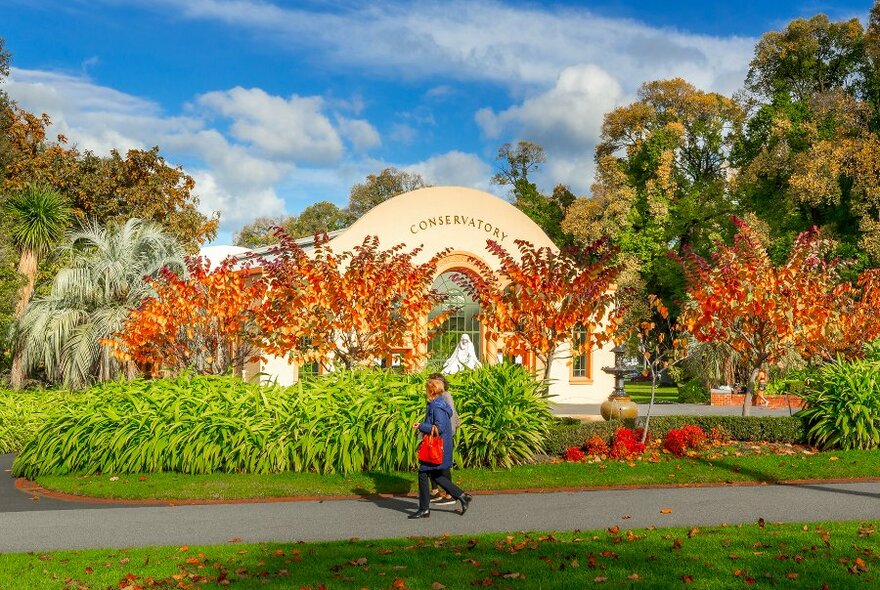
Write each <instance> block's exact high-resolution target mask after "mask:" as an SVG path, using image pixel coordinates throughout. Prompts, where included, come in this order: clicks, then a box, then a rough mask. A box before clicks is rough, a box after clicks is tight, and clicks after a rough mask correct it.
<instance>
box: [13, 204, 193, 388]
mask: <svg viewBox="0 0 880 590" xmlns="http://www.w3.org/2000/svg"><path fill="white" fill-rule="evenodd" d="M64 253H65V254H67V255H68V256H69V259H70V263H69V264H68V265H67V266H66V267H65V268H62V269H61V271H59V272H58V275H57V276H56V277H55V280H54V282H53V284H52V291H51V292H50V293H49V295H47V296H45V297H37V298H35V299H34V300H33V301H32V302H31V304H30V305H29V306H28V308H27V311H26V312H25V314H24V317H23V318H22V321H21V334H22V342H23V344H24V360H25V365H26V368H27V369H29V370H30V369H36V368H42V369H43V371H45V374H46V377H47V378H48V379H49V380H50V381H53V382H60V383H63V384H64V385H65V386H66V387H69V388H72V389H77V388H81V387H84V386H86V385H88V384H90V383H92V382H94V381H96V380H97V381H104V380H109V379H115V378H117V377H119V376H120V375H121V374H123V372H124V371H125V369H126V367H123V366H122V365H121V364H120V363H119V362H118V361H117V360H116V359H115V357H114V356H113V353H112V351H111V349H110V348H109V347H107V346H106V345H105V344H104V340H105V339H107V338H109V337H110V336H111V335H112V334H113V333H115V332H117V331H119V330H120V329H121V328H122V324H123V322H124V321H125V319H126V318H127V317H128V314H129V312H130V311H131V310H132V309H134V308H136V307H138V306H139V305H140V304H141V302H142V301H143V300H144V298H145V297H147V296H149V295H151V294H152V293H153V289H152V287H150V285H149V283H148V282H147V281H146V280H145V277H147V276H156V274H157V273H158V272H159V270H161V269H162V268H163V267H166V266H167V267H169V268H170V269H171V270H173V271H175V272H180V273H182V272H185V263H184V253H183V247H182V246H181V245H180V244H179V243H178V242H177V241H176V240H175V239H174V238H173V237H171V236H169V235H168V234H166V233H164V232H163V230H162V228H161V227H160V226H158V225H156V224H153V223H149V222H145V221H142V220H140V219H129V220H128V221H127V222H125V224H124V225H121V226H119V225H112V226H108V227H107V228H102V227H99V226H97V225H95V224H91V225H89V226H87V227H85V228H83V229H82V230H81V231H78V232H76V233H74V234H72V235H71V236H70V241H69V244H68V245H67V246H65V250H64ZM126 376H131V375H130V371H126Z"/></svg>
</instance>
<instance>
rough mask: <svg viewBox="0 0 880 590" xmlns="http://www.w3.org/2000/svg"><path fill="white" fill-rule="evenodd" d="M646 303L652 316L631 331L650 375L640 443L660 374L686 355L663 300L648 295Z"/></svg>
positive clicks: (681, 336)
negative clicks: (647, 401) (649, 394)
mask: <svg viewBox="0 0 880 590" xmlns="http://www.w3.org/2000/svg"><path fill="white" fill-rule="evenodd" d="M648 305H649V307H650V309H651V310H653V312H654V316H655V317H652V318H651V319H647V320H645V321H642V322H639V324H638V326H637V327H635V330H634V331H635V340H636V342H637V345H638V349H639V354H640V355H641V356H642V358H643V359H644V366H645V374H646V375H647V374H650V375H651V399H650V402H649V404H648V413H647V414H646V415H645V425H644V430H643V432H642V442H643V443H644V442H645V440H646V439H647V436H648V429H649V426H650V422H651V411H652V410H653V408H654V397H655V395H656V393H657V384H658V382H659V380H660V373H661V372H662V371H663V370H664V369H668V368H669V367H671V366H673V365H675V364H677V363H679V362H681V361H683V360H684V359H685V358H687V354H688V340H687V336H686V335H685V334H684V333H682V329H681V326H680V324H678V323H674V322H673V321H672V319H671V318H670V315H669V309H668V308H667V307H666V306H665V305H664V304H663V301H661V299H660V298H659V297H657V296H656V295H648Z"/></svg>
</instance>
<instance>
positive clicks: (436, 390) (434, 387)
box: [425, 378, 444, 399]
mask: <svg viewBox="0 0 880 590" xmlns="http://www.w3.org/2000/svg"><path fill="white" fill-rule="evenodd" d="M425 388H426V389H427V391H428V395H429V396H430V397H431V399H434V398H435V397H440V395H441V394H442V393H443V391H444V387H443V382H442V381H441V380H440V379H433V378H431V379H428V381H426V382H425Z"/></svg>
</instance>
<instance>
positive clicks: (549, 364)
mask: <svg viewBox="0 0 880 590" xmlns="http://www.w3.org/2000/svg"><path fill="white" fill-rule="evenodd" d="M555 354H556V350H555V349H554V350H551V351H549V352H547V358H546V359H545V360H544V383H549V382H550V369H552V368H553V357H554V356H555Z"/></svg>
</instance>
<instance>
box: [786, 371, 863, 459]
mask: <svg viewBox="0 0 880 590" xmlns="http://www.w3.org/2000/svg"><path fill="white" fill-rule="evenodd" d="M802 397H803V398H804V401H805V402H806V404H807V408H806V409H804V410H802V411H801V412H799V414H798V415H799V416H800V417H801V418H802V419H803V420H804V422H805V423H806V424H807V427H808V430H807V438H808V439H809V441H810V442H812V443H813V444H815V445H816V446H818V447H820V448H823V449H876V448H878V447H880V362H877V361H874V360H858V361H851V362H846V361H843V360H842V359H838V360H836V361H834V362H832V363H827V364H825V365H824V366H822V368H821V369H819V371H818V372H817V373H816V374H815V376H814V377H813V378H812V379H810V381H809V382H808V383H807V385H806V388H805V392H804V394H803V396H802Z"/></svg>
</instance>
